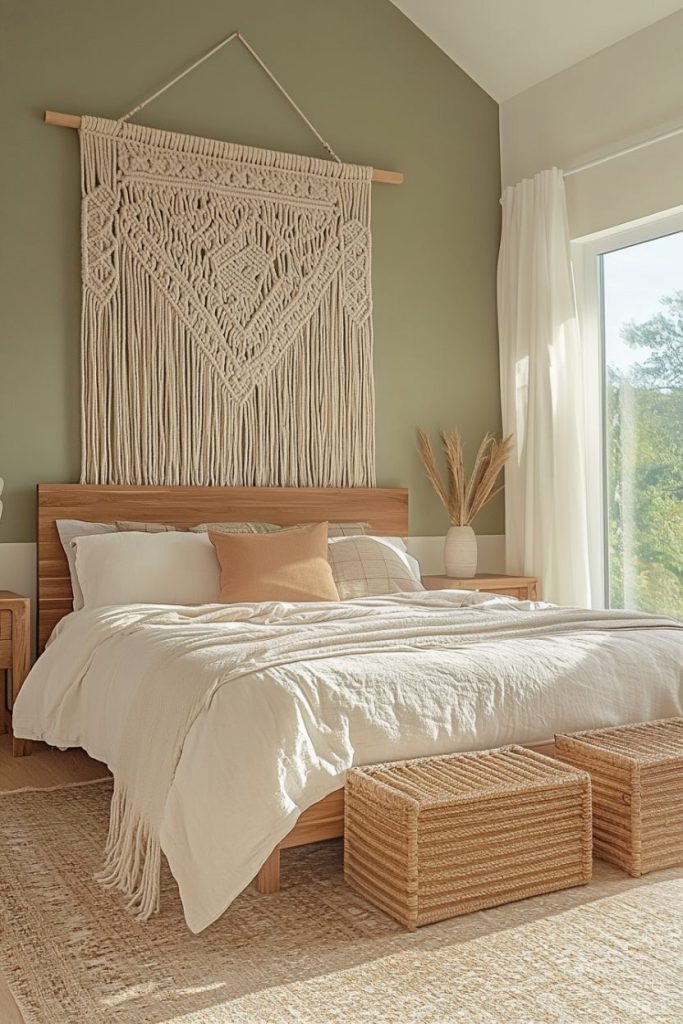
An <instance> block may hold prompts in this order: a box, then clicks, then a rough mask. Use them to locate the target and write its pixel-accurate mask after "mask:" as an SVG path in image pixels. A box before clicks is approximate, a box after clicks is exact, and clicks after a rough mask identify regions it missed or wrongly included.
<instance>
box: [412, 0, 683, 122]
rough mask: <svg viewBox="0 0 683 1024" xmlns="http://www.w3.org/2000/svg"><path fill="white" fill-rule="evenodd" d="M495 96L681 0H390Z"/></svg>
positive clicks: (518, 88)
mask: <svg viewBox="0 0 683 1024" xmlns="http://www.w3.org/2000/svg"><path fill="white" fill-rule="evenodd" d="M393 3H394V4H395V5H396V6H397V7H398V8H399V9H400V10H401V11H403V13H404V14H405V15H406V16H407V17H408V18H410V20H411V21H412V22H414V23H415V24H416V25H417V26H418V28H420V29H422V31H423V32H424V33H425V35H428V36H429V37H430V39H432V40H433V41H434V42H435V43H436V44H437V46H439V47H440V48H441V49H442V50H443V51H444V52H445V53H447V54H448V56H449V57H451V58H452V60H454V61H455V63H456V64H458V65H459V67H461V68H462V69H463V71H466V72H467V74H468V75H469V76H470V77H471V78H473V79H474V80H475V82H478V83H479V85H481V87H482V88H483V89H485V90H486V92H488V93H489V94H490V95H491V96H493V98H494V99H495V100H497V101H498V102H499V103H502V102H503V101H504V100H507V99H510V97H511V96H516V95H517V93H519V92H523V90H524V89H528V88H529V87H530V86H532V85H535V84H536V83H537V82H541V81H543V79H544V78H549V77H550V76H551V75H555V74H557V72H558V71H563V70H564V69H565V68H568V67H571V66H572V64H576V63H578V61H580V60H584V58H586V57H590V56H591V54H593V53H597V52H598V50H603V49H605V47H606V46H611V45H612V43H616V42H618V40H620V39H624V38H625V37H626V36H630V35H632V34H633V33H634V32H638V31H640V29H642V28H645V27H646V26H647V25H651V24H653V23H654V22H655V21H659V20H660V19H661V18H665V17H667V15H669V14H673V13H674V12H675V11H678V10H681V9H683V3H682V2H681V0H393Z"/></svg>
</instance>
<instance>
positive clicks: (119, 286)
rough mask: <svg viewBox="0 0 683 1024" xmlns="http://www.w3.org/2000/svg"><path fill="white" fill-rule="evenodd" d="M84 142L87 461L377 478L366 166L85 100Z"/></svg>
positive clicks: (96, 467) (162, 474) (124, 476)
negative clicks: (93, 113)
mask: <svg viewBox="0 0 683 1024" xmlns="http://www.w3.org/2000/svg"><path fill="white" fill-rule="evenodd" d="M81 149H82V163H83V181H84V193H83V206H82V211H83V292H84V309H85V310H86V311H87V314H88V315H86V316H84V318H83V324H84V328H83V330H84V335H83V346H84V350H85V353H86V356H87V358H86V359H84V367H85V372H86V376H87V379H85V380H84V403H85V405H86V406H87V407H88V408H86V410H85V412H86V417H85V419H86V422H87V424H88V427H89V429H88V430H87V431H86V436H85V438H84V465H83V478H84V479H88V480H96V481H97V482H110V481H111V482H129V483H136V482H148V483H149V482H155V483H171V482H182V483H200V482H201V483H241V484H250V483H272V484H298V485H300V484H303V483H305V484H309V485H323V484H329V485H339V486H342V485H353V484H356V485H360V484H368V483H372V482H373V479H374V441H373V438H372V433H373V424H372V420H373V394H372V390H373V389H372V361H371V358H372V327H371V311H372V303H371V295H370V259H369V252H370V234H369V206H370V204H369V189H370V184H369V181H370V170H369V169H368V168H357V167H346V166H342V165H336V164H330V163H329V162H327V161H317V160H310V159H308V158H302V157H292V156H289V155H287V154H275V153H270V152H268V151H263V150H253V149H246V148H244V147H239V146H231V145H229V144H226V143H218V142H212V141H210V140H204V139H194V138H193V137H192V136H179V135H173V134H171V133H166V132H159V131H156V130H153V129H147V128H140V127H139V126H135V125H129V124H120V125H119V124H117V123H116V122H111V121H103V120H97V119H93V118H83V122H82V128H81ZM273 449H275V450H273Z"/></svg>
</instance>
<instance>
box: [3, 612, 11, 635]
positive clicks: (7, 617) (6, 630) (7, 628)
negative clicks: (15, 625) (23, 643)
mask: <svg viewBox="0 0 683 1024" xmlns="http://www.w3.org/2000/svg"><path fill="white" fill-rule="evenodd" d="M11 637H12V613H11V612H0V640H10V639H11Z"/></svg>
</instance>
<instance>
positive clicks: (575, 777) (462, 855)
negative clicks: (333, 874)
mask: <svg viewBox="0 0 683 1024" xmlns="http://www.w3.org/2000/svg"><path fill="white" fill-rule="evenodd" d="M344 799H345V812H344V813H345V826H344V876H345V878H346V881H347V882H348V883H349V884H350V885H351V886H353V888H354V889H356V890H358V892H360V893H362V895H364V896H366V897H367V898H368V899H369V900H370V901H371V902H372V903H374V904H376V905H377V906H378V907H380V908H381V909H382V910H385V911H386V912H387V913H388V914H391V916H392V917H394V918H396V920H397V921H400V922H401V924H403V925H405V926H406V927H407V928H409V929H410V930H411V931H412V930H413V929H415V928H416V927H418V926H420V925H423V924H429V923H431V922H433V921H440V920H442V919H443V918H446V917H454V916H456V915H457V914H467V913H469V912H470V911H473V910H481V909H483V908H484V907H493V906H496V905H497V904H500V903H508V902H510V901H512V900H519V899H524V898H525V897H527V896H536V895H538V894H539V893H542V892H551V891H553V890H554V889H564V888H567V887H568V886H571V885H581V884H583V883H585V882H588V881H589V880H590V878H591V866H592V862H591V795H590V779H589V777H588V775H586V774H585V773H584V772H581V771H577V770H575V769H572V768H570V767H568V766H567V765H563V764H561V763H559V762H557V761H553V760H551V759H550V758H548V757H544V756H543V755H541V754H537V753H535V752H534V751H531V750H527V749H525V748H524V747H516V746H512V747H502V748H501V749H499V750H490V751H484V752H482V753H475V754H455V755H451V756H447V757H427V758H421V759H419V760H415V761H397V762H395V763H393V764H386V765H376V766H374V767H368V768H354V769H352V770H351V771H350V772H349V773H348V776H347V781H346V791H345V797H344Z"/></svg>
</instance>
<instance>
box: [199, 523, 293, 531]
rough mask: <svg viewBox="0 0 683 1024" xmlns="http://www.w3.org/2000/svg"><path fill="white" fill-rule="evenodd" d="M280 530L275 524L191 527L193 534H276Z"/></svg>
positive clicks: (221, 524)
mask: <svg viewBox="0 0 683 1024" xmlns="http://www.w3.org/2000/svg"><path fill="white" fill-rule="evenodd" d="M279 529H280V527H279V526H275V524H274V523H199V525H198V526H191V527H190V530H191V532H192V533H208V532H209V530H212V531H213V532H214V533H276V532H277V531H278V530H279Z"/></svg>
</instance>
